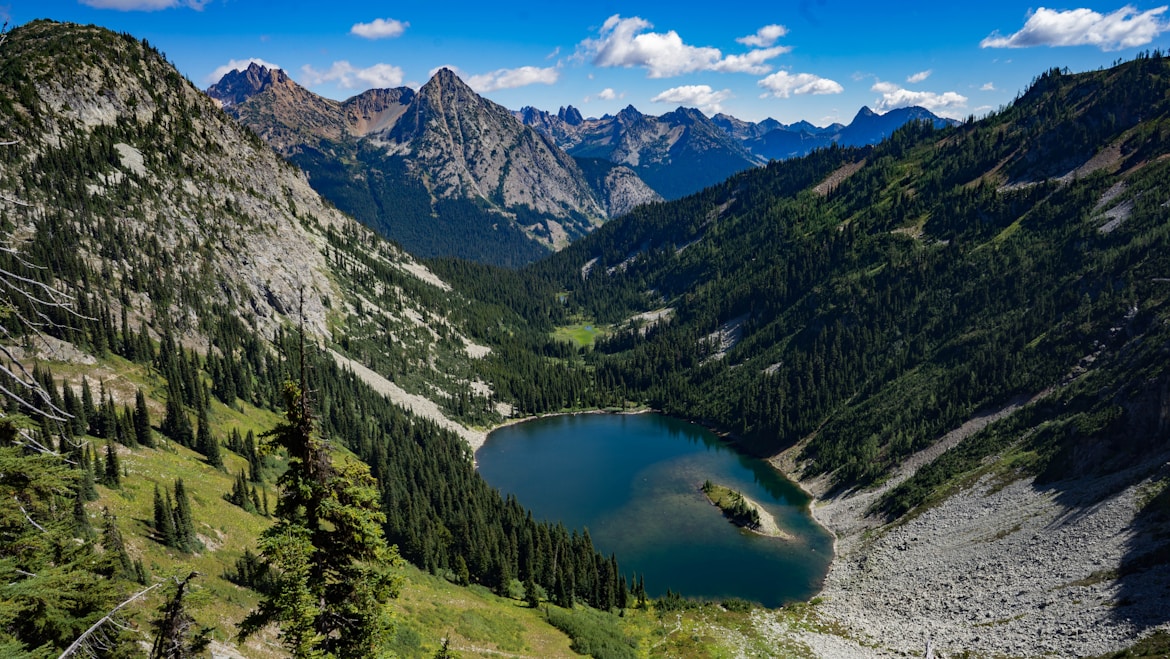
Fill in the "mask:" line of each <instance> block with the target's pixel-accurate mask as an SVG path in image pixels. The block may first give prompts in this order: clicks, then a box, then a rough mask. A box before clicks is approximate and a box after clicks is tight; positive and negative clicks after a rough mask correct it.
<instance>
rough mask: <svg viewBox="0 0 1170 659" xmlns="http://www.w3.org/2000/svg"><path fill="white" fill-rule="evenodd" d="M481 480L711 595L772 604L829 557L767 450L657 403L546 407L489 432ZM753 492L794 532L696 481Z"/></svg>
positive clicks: (815, 576) (675, 586)
mask: <svg viewBox="0 0 1170 659" xmlns="http://www.w3.org/2000/svg"><path fill="white" fill-rule="evenodd" d="M476 460H477V462H478V463H479V471H480V473H481V474H482V475H483V477H484V478H485V479H487V482H488V483H491V484H492V486H494V487H497V488H499V489H500V491H501V492H503V493H505V494H507V493H511V494H515V495H516V498H517V499H518V500H519V502H520V503H521V504H523V505H524V506H525V507H527V508H529V509H530V510H532V512H533V514H534V515H535V516H537V517H538V518H540V519H544V520H547V521H550V522H557V521H559V522H563V523H564V524H565V526H566V527H568V528H570V529H574V528H575V529H582V528H588V529H589V534H590V535H591V536H592V538H593V544H594V545H595V546H596V547H597V549H598V550H599V551H601V552H602V553H605V554H610V553H614V554H616V555H617V558H618V561H619V563H620V564H621V570H622V572H623V573H624V574H626V575H629V574H630V573H632V572H637V573H638V574H643V575H645V577H646V589H647V591H648V592H649V593H650V594H651V595H652V596H657V595H661V594H663V593H665V592H666V589H667V588H670V589H671V590H673V591H675V592H679V593H682V594H683V595H685V596H692V597H701V598H709V599H721V598H727V597H740V598H743V599H747V600H751V601H754V602H759V603H760V604H763V605H765V606H769V607H775V606H780V605H782V604H784V603H786V602H791V601H794V600H803V599H808V598H809V597H811V596H812V595H813V594H815V593H816V591H817V590H818V589H819V588H820V584H821V581H822V579H823V578H824V576H825V572H826V571H827V569H828V566H829V561H830V559H831V558H832V538H831V537H830V536H829V534H828V533H827V532H826V531H825V530H824V529H822V528H821V527H820V526H818V525H817V524H816V523H814V522H813V521H812V519H811V518H810V516H809V514H808V511H807V506H808V497H807V496H806V495H805V494H804V493H803V492H801V491H800V489H798V488H797V487H796V486H795V485H794V484H793V483H791V482H790V481H788V480H787V479H785V478H784V477H783V476H781V475H780V474H779V473H778V472H777V471H776V470H774V469H773V468H772V467H771V466H770V465H768V464H767V463H766V462H764V461H762V460H759V459H756V458H751V457H747V456H744V455H740V454H738V453H736V452H735V451H734V450H732V449H730V448H728V447H727V446H726V445H725V444H723V443H722V442H721V441H720V440H719V438H718V437H716V436H715V435H714V434H713V433H711V432H710V431H709V430H707V429H705V428H703V427H701V426H696V425H694V424H691V423H687V422H685V421H680V420H678V419H673V418H670V417H666V416H662V415H659V414H635V415H624V414H579V415H566V416H555V417H548V418H545V419H539V420H535V421H530V422H526V423H521V424H517V425H513V426H508V427H505V428H501V429H499V430H496V431H494V432H492V433H491V434H490V435H489V436H488V439H487V443H486V444H484V446H483V447H482V448H481V449H480V450H479V452H478V453H477V454H476ZM707 479H710V480H711V481H712V482H713V483H718V484H720V485H726V486H728V487H730V488H732V489H735V490H738V491H740V492H743V493H744V494H745V495H746V496H748V497H749V498H751V499H754V500H756V501H758V502H760V503H761V504H762V505H763V506H764V507H765V508H766V509H767V510H768V511H769V512H770V513H772V515H773V516H775V518H776V522H777V524H778V525H779V526H780V528H781V529H783V530H785V531H786V532H788V533H789V534H790V535H791V536H792V539H789V540H785V539H779V538H767V537H763V536H760V535H757V534H755V533H751V532H749V531H746V530H744V529H741V528H738V527H736V526H734V525H732V524H730V523H729V522H728V521H727V520H726V518H724V517H723V515H722V514H721V513H720V511H719V509H718V508H715V507H714V506H712V505H711V504H710V503H709V502H708V501H707V499H706V497H705V496H704V495H703V493H702V492H700V491H699V487H700V486H701V485H702V484H703V481H704V480H707Z"/></svg>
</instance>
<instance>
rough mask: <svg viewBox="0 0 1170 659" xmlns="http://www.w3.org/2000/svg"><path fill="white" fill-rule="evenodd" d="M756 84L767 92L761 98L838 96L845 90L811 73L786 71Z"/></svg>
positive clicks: (831, 81) (774, 74)
mask: <svg viewBox="0 0 1170 659" xmlns="http://www.w3.org/2000/svg"><path fill="white" fill-rule="evenodd" d="M756 84H757V85H759V86H760V87H763V88H764V89H766V90H767V91H766V92H764V94H763V96H762V97H763V98H766V97H768V96H774V97H776V98H788V97H789V96H802V95H804V94H814V95H819V94H840V93H841V92H843V91H845V88H844V87H842V86H841V84H840V83H838V82H837V81H835V80H829V79H828V78H822V77H820V76H817V75H813V74H811V73H796V74H793V73H789V72H787V71H777V72H775V73H773V74H772V75H770V76H768V77H767V78H764V79H763V80H760V81H758V82H757V83H756Z"/></svg>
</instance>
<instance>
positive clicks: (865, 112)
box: [853, 105, 878, 121]
mask: <svg viewBox="0 0 1170 659" xmlns="http://www.w3.org/2000/svg"><path fill="white" fill-rule="evenodd" d="M876 116H878V113H876V112H874V111H873V110H870V109H869V106H868V105H863V106H861V109H860V110H858V111H857V116H855V117H853V120H854V121H857V120H858V119H866V118H869V117H876Z"/></svg>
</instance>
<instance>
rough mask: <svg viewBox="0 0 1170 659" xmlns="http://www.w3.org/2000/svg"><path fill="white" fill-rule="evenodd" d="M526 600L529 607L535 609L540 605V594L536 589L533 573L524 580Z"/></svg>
mask: <svg viewBox="0 0 1170 659" xmlns="http://www.w3.org/2000/svg"><path fill="white" fill-rule="evenodd" d="M524 601H525V603H527V604H528V606H529V608H533V609H535V608H537V607H539V606H540V594H539V593H537V591H536V581H534V580H533V578H532V576H531V575H529V577H528V578H527V579H525V580H524Z"/></svg>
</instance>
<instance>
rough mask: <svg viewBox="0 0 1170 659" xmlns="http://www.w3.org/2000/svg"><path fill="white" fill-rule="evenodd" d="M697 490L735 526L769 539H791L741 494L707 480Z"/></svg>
mask: <svg viewBox="0 0 1170 659" xmlns="http://www.w3.org/2000/svg"><path fill="white" fill-rule="evenodd" d="M699 489H700V490H702V492H703V494H705V495H706V496H707V500H708V501H710V502H711V503H712V504H714V505H715V506H716V507H718V508H719V509H720V510H722V511H723V515H724V516H726V517H727V518H728V519H729V520H731V522H732V523H733V524H735V525H736V526H740V527H742V528H745V529H747V530H749V531H751V532H752V533H758V534H759V535H763V536H767V537H769V538H786V539H787V538H790V537H791V536H789V535H788V534H787V533H785V532H784V531H782V530H780V527H779V525H777V524H776V518H775V517H773V516H772V514H771V513H769V512H768V511H767V510H764V507H763V506H761V505H760V504H759V503H757V502H756V501H753V500H751V499H749V498H747V497H745V496H744V495H743V494H742V493H740V492H736V491H735V490H733V489H731V488H729V487H725V486H723V485H716V484H714V483H712V482H711V481H709V480H708V481H704V482H703V486H702V487H701V488H699Z"/></svg>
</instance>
